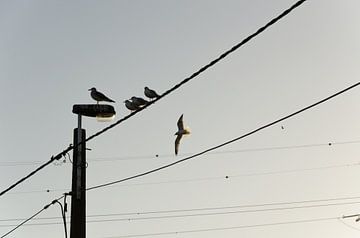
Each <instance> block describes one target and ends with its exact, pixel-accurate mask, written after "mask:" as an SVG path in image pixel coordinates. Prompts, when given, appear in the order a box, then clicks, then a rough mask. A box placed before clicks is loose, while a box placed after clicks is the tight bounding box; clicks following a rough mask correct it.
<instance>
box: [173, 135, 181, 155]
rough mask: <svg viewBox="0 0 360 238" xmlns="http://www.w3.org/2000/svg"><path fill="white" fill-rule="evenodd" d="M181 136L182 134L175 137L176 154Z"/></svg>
mask: <svg viewBox="0 0 360 238" xmlns="http://www.w3.org/2000/svg"><path fill="white" fill-rule="evenodd" d="M181 137H182V135H178V136H177V137H176V140H175V155H177V154H178V151H179V145H180V140H181Z"/></svg>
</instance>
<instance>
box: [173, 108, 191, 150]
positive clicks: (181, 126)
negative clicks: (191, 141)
mask: <svg viewBox="0 0 360 238" xmlns="http://www.w3.org/2000/svg"><path fill="white" fill-rule="evenodd" d="M177 126H178V131H177V132H176V133H175V135H177V137H176V140H175V155H177V154H178V151H179V145H180V140H181V138H182V136H183V135H189V134H190V130H189V128H184V122H183V114H182V115H181V116H180V118H179V120H178V122H177Z"/></svg>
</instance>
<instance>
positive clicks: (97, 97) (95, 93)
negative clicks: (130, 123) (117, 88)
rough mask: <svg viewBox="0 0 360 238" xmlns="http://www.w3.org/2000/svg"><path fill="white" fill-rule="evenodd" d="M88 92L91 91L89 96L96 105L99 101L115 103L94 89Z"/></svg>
mask: <svg viewBox="0 0 360 238" xmlns="http://www.w3.org/2000/svg"><path fill="white" fill-rule="evenodd" d="M89 91H91V93H90V95H91V97H92V98H93V99H94V100H95V101H96V104H99V102H100V101H104V102H115V101H114V100H112V99H110V98H108V97H106V96H105V95H104V94H103V93H101V92H99V91H96V88H90V89H89Z"/></svg>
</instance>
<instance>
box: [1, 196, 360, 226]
mask: <svg viewBox="0 0 360 238" xmlns="http://www.w3.org/2000/svg"><path fill="white" fill-rule="evenodd" d="M355 199H360V196H349V197H337V198H324V199H310V200H300V201H289V202H272V203H257V204H247V205H233V206H217V207H200V208H199V207H198V208H187V209H172V210H153V211H137V212H123V213H106V214H92V215H87V216H86V217H88V218H96V217H110V216H134V215H136V216H141V215H153V214H169V213H170V214H174V213H175V214H176V213H186V212H203V211H218V210H229V209H245V208H260V207H275V206H276V207H278V206H288V205H298V204H309V203H310V204H311V203H324V202H327V203H325V204H313V205H303V206H298V208H308V207H323V206H336V205H350V204H357V203H360V201H351V200H355ZM346 200H350V201H349V202H345V201H346ZM335 201H343V202H339V203H329V202H335ZM268 209H269V208H268ZM270 209H274V208H270ZM275 209H277V208H275ZM279 209H282V208H279ZM285 209H286V207H285ZM288 209H290V208H288ZM293 209H295V208H293ZM249 211H251V210H249ZM252 211H254V210H252ZM256 211H260V210H259V209H257V210H256ZM264 211H266V210H264ZM244 212H245V211H244ZM353 216H355V215H353ZM356 216H358V215H356ZM60 218H61V217H41V218H33V219H32V220H34V221H35V220H37V221H39V220H54V219H60ZM343 218H347V217H346V216H344V217H343ZM23 220H24V218H12V219H0V222H11V221H23ZM6 226H7V225H6ZM9 226H13V225H9ZM0 227H1V225H0Z"/></svg>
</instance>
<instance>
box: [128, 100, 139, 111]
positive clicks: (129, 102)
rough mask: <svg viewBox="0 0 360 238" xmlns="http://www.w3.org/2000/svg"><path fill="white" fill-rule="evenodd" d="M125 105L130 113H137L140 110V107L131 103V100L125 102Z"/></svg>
mask: <svg viewBox="0 0 360 238" xmlns="http://www.w3.org/2000/svg"><path fill="white" fill-rule="evenodd" d="M124 103H125V107H126V108H127V109H129V110H130V111H136V110H138V109H140V107H139V106H137V105H136V104H135V103H133V102H131V101H130V100H125V101H124Z"/></svg>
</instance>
